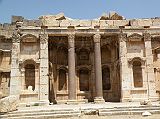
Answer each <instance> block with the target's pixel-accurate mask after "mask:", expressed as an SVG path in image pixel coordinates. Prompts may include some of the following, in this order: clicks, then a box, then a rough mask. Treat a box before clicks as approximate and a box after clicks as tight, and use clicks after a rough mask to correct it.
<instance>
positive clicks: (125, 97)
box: [119, 33, 132, 102]
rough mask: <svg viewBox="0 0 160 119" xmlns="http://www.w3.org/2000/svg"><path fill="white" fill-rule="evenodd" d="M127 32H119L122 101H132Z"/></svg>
mask: <svg viewBox="0 0 160 119" xmlns="http://www.w3.org/2000/svg"><path fill="white" fill-rule="evenodd" d="M126 41H127V34H124V33H121V34H119V60H120V81H121V102H127V101H130V100H131V99H130V89H131V83H132V81H131V79H130V77H131V76H130V75H132V74H131V73H130V70H129V68H128V62H127V46H126Z"/></svg>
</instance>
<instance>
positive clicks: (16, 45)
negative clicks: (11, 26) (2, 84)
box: [10, 31, 22, 95]
mask: <svg viewBox="0 0 160 119" xmlns="http://www.w3.org/2000/svg"><path fill="white" fill-rule="evenodd" d="M19 54H20V35H19V34H18V32H17V31H15V32H14V33H13V35H12V53H11V58H12V60H11V80H10V95H20V92H21V88H22V87H21V80H20V78H21V76H20V70H19Z"/></svg>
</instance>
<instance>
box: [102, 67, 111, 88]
mask: <svg viewBox="0 0 160 119" xmlns="http://www.w3.org/2000/svg"><path fill="white" fill-rule="evenodd" d="M102 85H103V90H110V89H111V78H110V67H109V66H103V67H102Z"/></svg>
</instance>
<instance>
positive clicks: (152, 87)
mask: <svg viewBox="0 0 160 119" xmlns="http://www.w3.org/2000/svg"><path fill="white" fill-rule="evenodd" d="M143 37H144V42H145V53H146V72H147V83H148V99H150V100H151V101H155V100H158V95H157V94H156V84H155V83H156V82H155V75H154V67H153V54H152V47H151V35H150V34H149V33H143Z"/></svg>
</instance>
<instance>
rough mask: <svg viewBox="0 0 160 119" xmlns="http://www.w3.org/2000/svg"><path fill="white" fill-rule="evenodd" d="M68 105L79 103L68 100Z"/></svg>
mask: <svg viewBox="0 0 160 119" xmlns="http://www.w3.org/2000/svg"><path fill="white" fill-rule="evenodd" d="M67 104H68V105H72V104H78V101H77V100H67Z"/></svg>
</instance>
